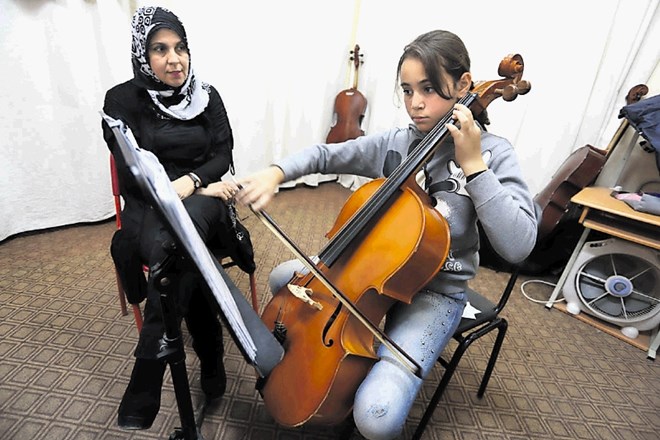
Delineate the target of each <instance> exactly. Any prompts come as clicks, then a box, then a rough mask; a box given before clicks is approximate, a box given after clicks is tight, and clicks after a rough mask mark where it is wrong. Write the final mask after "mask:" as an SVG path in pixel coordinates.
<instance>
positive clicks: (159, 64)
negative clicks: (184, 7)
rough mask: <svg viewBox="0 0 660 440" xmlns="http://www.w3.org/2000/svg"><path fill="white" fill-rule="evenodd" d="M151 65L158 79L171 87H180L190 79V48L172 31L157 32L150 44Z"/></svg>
mask: <svg viewBox="0 0 660 440" xmlns="http://www.w3.org/2000/svg"><path fill="white" fill-rule="evenodd" d="M148 51H149V53H148V56H149V65H150V66H151V70H153V71H154V73H155V74H156V77H158V79H159V80H161V81H162V82H163V83H165V84H167V85H168V86H170V87H174V88H176V87H180V86H182V85H183V84H184V83H185V82H186V78H188V66H189V64H190V55H189V53H188V47H187V46H186V44H185V43H184V42H183V41H182V40H181V38H180V37H179V35H178V34H177V33H176V32H174V31H173V30H171V29H167V28H163V29H159V30H157V31H156V33H155V34H154V36H153V37H152V38H151V41H150V42H149V48H148Z"/></svg>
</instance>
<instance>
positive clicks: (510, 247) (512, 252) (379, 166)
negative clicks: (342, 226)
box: [275, 124, 537, 293]
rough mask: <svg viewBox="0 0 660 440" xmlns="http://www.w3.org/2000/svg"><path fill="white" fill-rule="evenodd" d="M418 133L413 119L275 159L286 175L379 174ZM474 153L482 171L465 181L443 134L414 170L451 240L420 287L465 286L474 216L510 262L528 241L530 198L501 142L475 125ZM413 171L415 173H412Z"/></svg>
mask: <svg viewBox="0 0 660 440" xmlns="http://www.w3.org/2000/svg"><path fill="white" fill-rule="evenodd" d="M421 138H423V135H422V133H421V132H420V131H419V130H417V128H416V127H415V126H414V125H412V124H411V125H410V126H409V127H408V128H394V129H391V130H389V131H386V132H383V133H378V134H373V135H367V136H362V137H359V138H357V139H354V140H349V141H346V142H343V143H340V144H319V145H313V146H311V147H308V148H306V149H304V150H301V151H299V152H298V153H296V154H293V155H292V156H289V157H287V158H285V159H282V160H280V161H279V162H276V163H275V165H277V166H279V167H280V168H281V169H282V171H284V174H285V179H286V180H287V181H289V180H294V179H297V178H299V177H301V176H304V175H307V174H312V173H323V174H355V175H360V176H364V177H369V178H379V177H387V176H388V175H389V174H390V173H391V172H392V171H393V170H394V169H395V168H396V167H397V166H398V165H399V164H400V163H401V161H402V160H405V157H406V155H407V153H408V148H409V146H410V145H411V144H412V143H413V142H419V140H420V139H421ZM481 150H482V155H483V157H484V159H485V162H486V164H487V165H488V168H489V169H488V170H487V171H485V172H483V173H481V174H479V175H477V176H476V177H474V178H472V179H471V180H470V182H467V181H466V178H465V176H464V175H463V172H462V170H461V168H460V167H459V166H458V164H457V162H456V159H455V155H454V143H453V140H452V138H451V136H447V139H446V140H445V141H444V143H443V144H442V145H440V146H439V147H438V149H437V150H436V152H435V154H434V155H433V157H432V158H431V160H430V161H429V162H428V163H427V165H426V166H425V170H424V171H423V172H424V174H425V175H424V177H421V176H418V178H417V181H418V182H421V186H422V188H423V189H424V190H426V191H430V195H431V196H432V197H434V198H435V199H436V201H437V203H436V206H435V209H437V210H438V211H439V212H440V213H441V214H442V215H443V216H444V217H445V219H446V220H447V222H448V223H449V229H450V236H451V244H450V251H449V255H448V256H447V259H446V260H445V263H444V266H443V268H442V269H441V270H440V272H438V274H437V275H436V276H435V278H434V279H433V280H431V282H430V283H428V284H427V286H426V288H428V289H430V290H433V291H436V292H441V293H455V292H461V291H464V290H465V287H466V285H467V281H468V280H470V279H472V278H474V276H475V274H476V271H477V267H478V266H479V254H478V251H479V233H478V228H477V220H478V221H479V222H480V223H481V225H482V227H483V229H484V231H485V233H486V235H487V236H488V239H489V240H490V242H491V244H492V246H493V248H494V249H495V250H496V251H497V253H498V254H499V255H500V256H501V257H502V258H504V259H505V260H507V261H508V262H510V263H517V262H520V261H522V260H524V259H525V258H526V257H527V256H528V255H529V253H530V252H531V251H532V248H533V247H534V244H535V241H536V230H537V222H536V218H535V215H534V205H533V200H532V197H531V196H530V194H529V190H528V188H527V185H526V183H525V182H524V181H523V178H522V173H521V171H520V167H519V165H518V161H517V158H516V154H515V151H514V149H513V146H512V145H511V143H510V142H509V141H507V140H506V139H504V138H501V137H498V136H495V135H493V134H491V133H488V132H485V131H482V135H481ZM420 177H421V178H420Z"/></svg>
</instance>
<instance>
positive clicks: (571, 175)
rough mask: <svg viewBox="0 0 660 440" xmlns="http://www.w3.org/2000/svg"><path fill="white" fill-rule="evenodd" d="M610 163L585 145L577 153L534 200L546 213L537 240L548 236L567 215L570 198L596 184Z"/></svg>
mask: <svg viewBox="0 0 660 440" xmlns="http://www.w3.org/2000/svg"><path fill="white" fill-rule="evenodd" d="M606 161H607V155H606V152H605V151H603V150H599V149H598V148H595V147H592V146H591V145H585V146H584V147H581V148H578V149H577V150H575V151H574V152H573V153H572V154H571V155H570V156H569V157H568V158H567V159H566V160H565V161H564V163H563V164H562V165H561V166H560V167H559V169H558V170H557V172H556V173H555V174H554V175H553V176H552V180H551V181H550V183H549V184H548V185H547V186H546V187H545V188H544V189H543V190H542V191H541V192H539V193H538V194H537V195H536V197H535V198H534V201H535V202H536V203H537V204H538V205H539V208H540V209H541V210H542V211H543V214H542V216H541V221H540V223H539V231H538V238H537V241H541V240H543V239H544V238H545V237H547V236H549V235H550V233H551V232H552V231H553V230H554V229H555V227H556V226H557V225H558V224H559V222H560V221H561V220H562V218H564V216H565V215H566V213H567V212H568V208H569V205H570V203H571V197H573V196H574V195H575V194H577V193H578V192H579V191H580V190H581V189H582V188H584V187H587V186H589V185H591V184H592V183H594V181H595V180H596V177H598V174H600V171H601V170H602V169H603V166H604V165H605V162H606Z"/></svg>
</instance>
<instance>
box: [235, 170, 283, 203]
mask: <svg viewBox="0 0 660 440" xmlns="http://www.w3.org/2000/svg"><path fill="white" fill-rule="evenodd" d="M283 181H284V172H283V171H282V169H281V168H280V167H278V166H275V165H272V166H270V167H268V168H265V169H263V170H261V171H258V172H256V173H254V174H252V175H250V176H247V177H245V178H242V179H240V180H239V184H240V185H241V186H242V187H243V188H242V189H241V190H240V191H239V192H238V194H237V195H236V200H238V202H240V203H242V204H244V205H248V206H250V207H251V208H252V209H254V210H255V211H259V210H261V209H262V208H264V207H266V205H268V203H270V201H271V200H272V199H273V196H274V195H275V192H276V191H277V187H278V185H279V184H280V183H282V182H283Z"/></svg>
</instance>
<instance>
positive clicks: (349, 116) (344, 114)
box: [326, 44, 367, 144]
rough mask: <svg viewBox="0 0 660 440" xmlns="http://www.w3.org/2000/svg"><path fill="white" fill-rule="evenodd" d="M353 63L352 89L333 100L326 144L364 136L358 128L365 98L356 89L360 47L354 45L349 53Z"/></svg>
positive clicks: (365, 102) (365, 101)
mask: <svg viewBox="0 0 660 440" xmlns="http://www.w3.org/2000/svg"><path fill="white" fill-rule="evenodd" d="M350 60H351V61H352V62H353V87H351V88H349V89H346V90H342V91H341V92H339V94H338V95H337V97H336V98H335V108H334V121H335V122H334V125H333V126H332V127H331V128H330V132H329V133H328V137H327V138H326V142H327V143H328V144H336V143H339V142H344V141H347V140H349V139H355V138H357V137H359V136H362V135H364V130H362V128H361V127H360V126H361V125H362V119H364V112H365V111H366V110H367V98H365V97H364V95H363V94H362V93H360V91H359V90H358V89H357V86H358V70H359V68H360V64H362V54H361V53H360V46H359V45H357V44H356V45H355V48H354V49H353V50H352V51H351V56H350Z"/></svg>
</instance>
